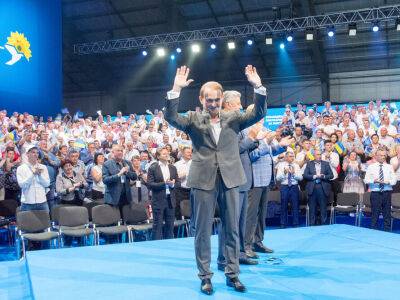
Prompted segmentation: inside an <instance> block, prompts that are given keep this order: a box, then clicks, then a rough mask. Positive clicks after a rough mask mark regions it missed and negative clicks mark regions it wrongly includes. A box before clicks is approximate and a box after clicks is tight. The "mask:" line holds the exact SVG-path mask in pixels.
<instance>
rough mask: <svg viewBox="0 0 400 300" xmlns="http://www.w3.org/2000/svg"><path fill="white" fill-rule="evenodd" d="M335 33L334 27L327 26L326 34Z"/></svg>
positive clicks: (330, 35)
mask: <svg viewBox="0 0 400 300" xmlns="http://www.w3.org/2000/svg"><path fill="white" fill-rule="evenodd" d="M334 35H335V28H334V27H329V28H328V36H329V37H333V36H334Z"/></svg>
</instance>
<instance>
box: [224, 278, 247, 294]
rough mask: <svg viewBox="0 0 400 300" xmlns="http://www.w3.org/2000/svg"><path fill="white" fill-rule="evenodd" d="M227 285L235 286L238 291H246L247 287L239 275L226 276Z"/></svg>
mask: <svg viewBox="0 0 400 300" xmlns="http://www.w3.org/2000/svg"><path fill="white" fill-rule="evenodd" d="M226 285H227V286H230V287H233V288H234V289H235V291H237V292H241V293H244V292H245V291H246V287H245V286H244V285H243V283H241V282H240V280H239V278H238V277H234V278H226Z"/></svg>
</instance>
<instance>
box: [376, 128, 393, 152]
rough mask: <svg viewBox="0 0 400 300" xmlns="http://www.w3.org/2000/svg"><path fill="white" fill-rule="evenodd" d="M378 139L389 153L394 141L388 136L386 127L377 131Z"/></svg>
mask: <svg viewBox="0 0 400 300" xmlns="http://www.w3.org/2000/svg"><path fill="white" fill-rule="evenodd" d="M379 133H380V138H379V143H380V144H381V145H383V146H385V147H386V148H387V149H388V150H389V151H390V150H392V148H393V147H394V139H393V138H392V137H391V136H389V135H388V130H387V128H386V127H381V128H380V129H379Z"/></svg>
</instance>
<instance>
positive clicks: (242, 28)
mask: <svg viewBox="0 0 400 300" xmlns="http://www.w3.org/2000/svg"><path fill="white" fill-rule="evenodd" d="M399 17H400V4H398V5H391V6H382V7H375V8H364V9H358V10H351V11H343V12H334V13H329V14H326V15H315V16H308V17H301V18H291V19H281V20H273V21H267V22H259V23H249V24H242V25H235V26H224V27H216V28H209V29H200V30H193V31H184V32H175V33H165V34H156V35H150V36H143V37H133V38H126V39H115V40H106V41H98V42H90V43H83V44H75V45H74V53H76V54H93V53H108V52H114V51H123V50H131V49H143V48H148V47H155V46H158V47H160V46H164V47H167V46H170V45H174V44H178V43H186V42H194V41H212V40H214V41H215V40H227V39H235V38H238V39H243V38H248V37H250V36H254V35H265V34H282V33H285V32H289V31H293V32H296V31H305V30H306V29H307V28H309V27H312V28H314V29H323V28H328V27H330V26H334V27H336V28H338V27H340V26H346V25H350V24H353V23H354V24H361V23H364V24H371V23H373V22H376V21H378V22H382V21H385V22H389V21H392V22H395V21H396V20H397V19H398V18H399Z"/></svg>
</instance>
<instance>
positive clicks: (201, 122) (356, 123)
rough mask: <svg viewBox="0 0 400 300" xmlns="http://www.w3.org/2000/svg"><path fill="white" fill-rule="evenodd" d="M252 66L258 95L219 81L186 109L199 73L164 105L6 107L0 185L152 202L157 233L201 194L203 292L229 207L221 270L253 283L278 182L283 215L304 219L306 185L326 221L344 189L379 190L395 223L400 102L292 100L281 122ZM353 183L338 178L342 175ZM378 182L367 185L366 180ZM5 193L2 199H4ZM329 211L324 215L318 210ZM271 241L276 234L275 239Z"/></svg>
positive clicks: (232, 281)
mask: <svg viewBox="0 0 400 300" xmlns="http://www.w3.org/2000/svg"><path fill="white" fill-rule="evenodd" d="M245 75H246V77H247V79H248V81H249V83H250V84H251V85H252V86H253V88H254V94H255V97H254V105H251V106H249V107H247V109H246V110H243V108H242V106H241V94H240V93H239V92H237V91H223V88H222V86H221V85H220V84H219V83H217V82H208V83H206V84H204V85H203V86H202V88H201V90H200V96H199V99H200V102H201V105H202V109H196V111H194V112H189V113H188V114H187V115H181V114H178V105H179V101H180V92H181V90H182V89H183V88H185V87H186V86H188V85H189V84H190V83H191V80H190V79H188V76H189V69H188V68H186V67H181V68H179V69H178V70H177V75H176V77H175V81H174V85H173V88H172V89H171V90H170V91H169V92H168V94H167V100H166V104H165V107H166V109H165V111H164V113H163V112H161V111H155V112H154V114H151V115H148V116H147V117H146V116H145V115H135V114H131V115H130V116H129V117H123V116H122V113H120V112H118V113H117V116H116V118H111V117H110V116H107V117H103V116H102V115H101V114H99V115H98V116H97V118H72V117H70V116H69V115H66V116H64V117H61V116H58V117H57V118H55V119H52V118H49V119H48V120H47V122H45V121H44V120H43V119H41V118H37V117H34V116H31V115H29V114H27V113H24V114H18V113H14V114H12V115H11V116H8V115H7V112H6V111H0V127H1V131H0V150H1V153H2V158H1V160H0V190H1V192H2V194H3V195H2V196H1V195H0V197H2V198H3V199H4V198H6V199H9V198H11V199H17V200H18V201H20V202H21V210H34V209H41V210H43V209H44V210H49V209H51V207H53V206H54V205H57V204H60V203H62V204H74V205H82V204H83V203H84V201H90V200H91V199H92V200H93V199H94V200H98V201H104V202H105V203H107V204H109V205H112V206H114V207H116V208H118V209H121V211H122V207H123V206H124V205H126V204H129V203H132V202H136V203H151V210H152V218H153V231H152V232H153V233H152V234H153V238H154V239H161V238H172V237H173V225H174V220H175V219H180V218H181V217H182V215H181V212H180V202H181V201H183V200H189V199H190V201H191V206H192V216H191V231H192V234H194V235H195V252H196V261H197V266H198V269H199V277H200V279H201V291H202V292H203V293H205V294H212V293H213V286H212V283H211V277H212V275H213V273H212V271H211V269H210V261H211V251H210V236H211V232H212V221H213V218H214V211H215V208H216V207H217V206H218V207H219V213H220V217H221V221H222V223H221V227H220V229H219V231H218V232H219V251H218V258H217V262H218V269H220V270H223V271H224V272H225V274H226V277H227V285H228V286H231V287H233V288H234V289H235V290H237V291H240V292H243V291H245V290H246V288H245V286H244V285H243V284H242V283H241V282H240V280H239V278H238V274H239V263H241V264H250V265H254V264H257V258H258V256H259V255H258V254H257V252H258V253H271V252H273V250H272V249H269V248H268V247H267V246H266V245H264V244H263V241H264V230H265V219H266V215H267V211H266V210H267V201H268V192H269V191H270V190H271V189H272V188H276V186H277V185H278V186H279V189H280V194H281V212H280V225H281V227H282V228H285V227H287V226H289V224H288V203H289V202H290V203H291V213H292V224H291V225H292V226H298V225H299V202H300V192H301V191H303V190H304V191H306V194H307V199H308V200H307V201H308V206H309V210H310V224H311V225H315V224H326V221H327V210H326V208H327V203H328V201H329V198H330V197H331V194H333V195H335V194H336V193H338V192H342V191H343V192H356V193H359V194H362V193H364V192H365V191H366V190H367V189H369V191H371V208H372V222H371V226H372V227H373V228H377V226H378V225H377V224H378V222H377V221H378V218H379V214H380V213H382V214H383V216H384V229H385V230H388V229H389V228H390V202H391V193H392V191H393V190H394V191H399V190H400V188H399V187H400V184H399V181H400V144H399V143H398V138H399V137H400V134H399V133H398V128H399V125H398V112H397V110H396V109H395V108H394V107H393V106H392V105H390V104H389V103H387V104H385V105H383V104H382V103H381V102H380V101H377V102H376V103H374V102H370V103H369V104H368V105H365V106H364V105H358V106H357V105H354V106H352V107H347V106H346V105H344V106H342V107H339V106H335V107H334V106H332V105H331V103H330V102H329V101H327V102H325V104H324V107H323V108H322V109H318V108H317V107H315V106H314V107H312V108H310V109H308V110H307V109H306V106H305V105H303V104H302V103H298V105H297V109H296V110H293V109H292V107H290V106H287V107H286V110H285V115H284V117H283V119H282V124H281V125H280V126H279V127H278V128H277V129H276V130H274V131H271V130H269V129H268V128H267V127H266V126H265V123H264V119H263V116H264V115H265V113H266V102H267V100H266V99H267V90H266V88H265V87H264V86H263V85H262V83H261V79H260V77H259V76H258V74H257V71H256V69H255V68H254V67H252V66H247V67H246V70H245ZM339 181H340V182H343V185H342V186H340V187H339V185H338V184H337V183H338V182H339ZM365 185H367V186H365ZM0 199H1V198H0ZM318 212H319V214H318ZM266 240H268V238H267V239H266Z"/></svg>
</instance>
